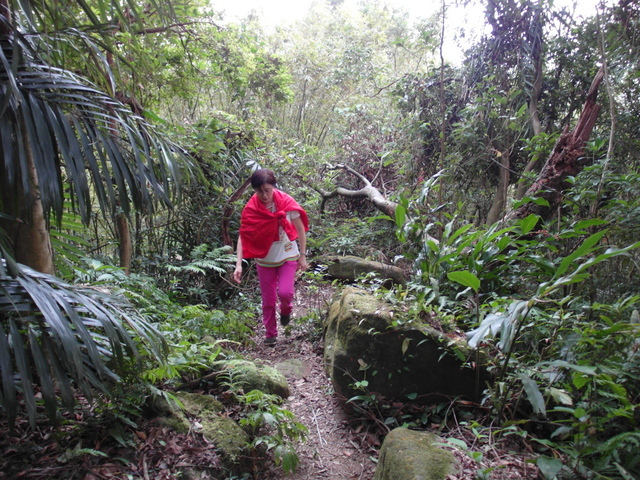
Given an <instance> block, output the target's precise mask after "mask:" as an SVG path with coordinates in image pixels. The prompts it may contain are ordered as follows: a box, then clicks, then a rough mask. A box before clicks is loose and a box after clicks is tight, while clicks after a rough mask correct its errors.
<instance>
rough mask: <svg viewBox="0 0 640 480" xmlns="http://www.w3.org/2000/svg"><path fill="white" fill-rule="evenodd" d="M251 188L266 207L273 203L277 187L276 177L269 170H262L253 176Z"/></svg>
mask: <svg viewBox="0 0 640 480" xmlns="http://www.w3.org/2000/svg"><path fill="white" fill-rule="evenodd" d="M250 180H251V186H252V187H253V190H254V191H255V192H256V195H257V196H258V199H259V200H260V201H261V202H262V203H264V204H265V205H269V204H270V203H272V202H273V189H274V188H275V186H276V176H275V175H274V173H273V171H271V170H269V169H267V168H260V169H258V170H256V171H255V172H253V175H251V178H250Z"/></svg>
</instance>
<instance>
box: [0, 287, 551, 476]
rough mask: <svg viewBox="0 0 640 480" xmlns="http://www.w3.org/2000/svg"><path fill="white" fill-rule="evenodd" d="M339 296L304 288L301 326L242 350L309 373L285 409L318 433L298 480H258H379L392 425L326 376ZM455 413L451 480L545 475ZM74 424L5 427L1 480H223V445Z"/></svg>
mask: <svg viewBox="0 0 640 480" xmlns="http://www.w3.org/2000/svg"><path fill="white" fill-rule="evenodd" d="M333 292H334V289H333V287H331V285H329V284H320V285H318V284H317V283H314V282H312V281H306V280H304V281H299V282H298V285H297V295H296V305H295V310H294V319H293V320H292V322H291V325H290V326H288V327H286V328H284V329H282V328H281V327H280V328H281V334H280V336H279V338H278V343H277V345H276V346H275V347H269V346H265V345H264V344H263V329H262V326H261V325H260V324H259V323H258V320H256V329H255V335H254V337H253V342H251V343H250V345H249V346H248V347H245V348H243V349H242V350H243V351H242V353H243V355H244V356H246V357H248V358H253V359H260V361H261V362H263V363H265V364H267V365H272V366H276V367H277V366H278V365H281V364H282V363H283V362H285V363H286V362H292V363H296V364H297V365H301V366H302V368H301V369H298V370H296V371H295V372H292V373H290V374H287V373H286V372H285V376H287V379H288V382H289V386H290V390H291V395H290V397H289V398H288V399H287V400H286V401H285V402H284V404H283V408H285V409H287V410H289V411H291V412H292V413H293V414H294V415H295V417H296V419H297V421H298V422H300V423H302V424H303V425H305V426H306V427H307V429H308V435H307V439H306V441H304V442H303V443H300V444H299V445H298V446H297V449H296V451H297V453H298V457H299V460H300V463H299V465H298V468H297V469H296V471H295V472H293V473H289V474H285V473H284V472H283V470H282V468H281V467H279V466H276V465H275V464H274V462H273V461H272V459H265V458H264V457H262V458H255V459H252V466H251V468H250V470H251V472H250V473H249V476H250V477H251V478H252V479H253V480H323V479H327V480H342V479H346V480H372V479H373V477H374V474H375V469H376V459H377V457H378V451H379V448H380V444H381V442H382V440H383V438H384V433H385V431H384V428H385V427H384V426H383V423H382V422H380V421H377V422H376V420H375V419H373V418H371V417H367V416H366V415H363V414H362V413H361V414H360V415H359V416H358V415H354V414H348V413H346V411H345V408H344V401H345V400H346V399H341V398H338V396H337V395H336V394H335V393H334V392H333V390H332V387H331V382H330V380H329V379H328V377H327V375H326V373H325V370H324V365H323V344H322V335H321V327H320V325H319V322H320V320H321V318H322V317H323V316H324V315H325V314H326V311H327V307H328V305H329V303H330V299H331V297H332V295H333ZM447 408H449V410H450V411H451V415H449V416H448V418H449V419H450V420H448V421H447V422H446V424H443V425H435V424H433V425H432V431H433V433H435V434H436V435H439V436H440V438H441V439H442V442H446V439H447V438H452V439H455V440H454V442H455V443H457V445H458V446H457V447H455V446H451V447H450V448H449V447H444V448H447V449H448V450H450V451H451V452H452V453H453V454H454V455H455V457H456V461H457V467H456V472H454V473H452V474H451V475H449V477H448V480H472V479H476V478H490V479H492V480H507V479H513V478H527V479H535V478H537V477H538V473H539V472H538V469H537V467H536V466H535V464H534V463H532V460H531V459H532V458H535V455H533V453H532V450H531V449H530V447H529V446H528V444H527V443H526V442H525V441H524V440H523V438H522V436H519V435H498V434H496V435H495V437H494V436H493V435H486V434H484V433H483V434H479V433H478V432H479V431H480V430H479V429H478V430H474V429H473V428H469V423H470V422H468V421H462V418H461V417H458V416H457V414H456V409H455V408H454V406H453V405H449V406H448V407H447ZM107 414H108V413H107ZM101 418H102V420H101ZM67 419H68V421H67V422H65V423H63V425H61V426H60V427H58V428H57V429H56V428H53V427H51V426H49V425H48V423H47V422H46V421H43V422H42V424H39V425H38V426H37V428H36V429H31V428H29V426H28V424H27V422H26V421H25V420H24V419H18V422H17V426H16V428H15V429H13V430H11V431H10V430H8V429H7V428H6V425H5V422H0V479H2V480H4V479H12V480H13V479H29V480H31V479H81V480H107V479H141V480H165V479H167V480H168V479H174V478H178V477H177V476H176V472H177V471H178V470H179V469H181V468H184V467H185V465H186V466H192V467H197V468H200V469H201V470H203V471H205V472H206V471H207V470H209V471H211V473H212V474H213V476H205V477H202V476H197V477H192V478H221V477H220V476H219V474H220V472H221V463H220V458H219V457H218V455H217V451H216V448H215V445H212V444H210V443H209V442H207V441H206V439H205V438H204V437H203V436H202V435H201V434H198V433H197V432H195V430H194V431H192V432H189V433H188V434H177V433H175V432H173V431H171V430H170V429H168V428H166V427H162V426H160V425H158V424H157V423H155V422H153V421H150V420H144V419H139V420H137V421H136V424H133V423H132V424H131V427H130V428H129V429H128V430H126V431H124V430H123V431H117V428H121V427H122V422H114V421H111V422H110V423H109V422H105V421H104V413H103V414H101V415H96V412H95V411H93V409H84V410H76V411H75V412H73V414H67ZM114 425H115V427H114ZM443 427H444V428H443ZM114 430H115V431H114ZM482 432H486V430H483V431H482ZM462 442H463V443H462ZM461 445H462V448H460V446H461ZM472 457H473V458H472ZM479 471H480V473H478V472H479ZM482 471H484V473H482ZM216 472H217V473H216ZM230 478H234V479H239V478H247V477H246V476H245V477H238V476H236V477H230Z"/></svg>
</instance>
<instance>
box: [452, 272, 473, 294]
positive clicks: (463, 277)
mask: <svg viewBox="0 0 640 480" xmlns="http://www.w3.org/2000/svg"><path fill="white" fill-rule="evenodd" d="M447 278H448V279H449V280H451V281H452V282H457V283H459V284H461V285H463V286H465V287H471V288H472V289H473V290H474V291H475V292H477V291H478V290H479V289H480V279H479V278H478V277H477V276H476V275H474V274H473V273H471V272H469V271H468V270H459V271H455V272H449V273H448V274H447Z"/></svg>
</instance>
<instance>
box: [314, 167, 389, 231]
mask: <svg viewBox="0 0 640 480" xmlns="http://www.w3.org/2000/svg"><path fill="white" fill-rule="evenodd" d="M327 168H328V169H329V170H344V171H346V172H348V173H350V174H351V175H354V176H355V177H356V178H358V180H360V181H361V182H362V183H363V184H364V187H362V188H360V189H359V190H350V189H348V188H344V187H336V189H335V190H333V191H331V192H329V191H327V190H324V189H322V188H320V187H314V190H315V191H316V192H318V193H319V194H320V196H321V197H322V202H321V204H320V213H323V212H324V206H325V204H326V202H327V200H329V199H331V198H335V197H337V196H343V197H349V198H366V199H368V200H369V201H370V202H371V203H372V204H373V205H374V206H375V207H376V208H377V209H378V210H380V211H381V212H382V213H384V214H386V215H389V216H390V217H391V218H394V216H395V211H396V207H397V206H398V204H397V203H395V202H392V201H390V200H387V198H386V197H385V196H384V195H383V194H382V193H381V192H380V190H378V189H377V188H376V187H374V186H373V185H372V183H371V182H370V181H369V180H368V179H367V178H366V177H365V176H363V175H362V174H360V173H359V172H356V171H355V170H354V169H353V168H351V167H349V166H348V165H345V164H343V163H336V164H335V165H331V164H329V165H327Z"/></svg>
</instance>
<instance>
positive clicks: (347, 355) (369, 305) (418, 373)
mask: <svg viewBox="0 0 640 480" xmlns="http://www.w3.org/2000/svg"><path fill="white" fill-rule="evenodd" d="M399 319H400V315H398V314H397V312H396V311H394V309H393V308H392V307H391V305H389V304H387V303H385V302H382V301H381V300H379V299H378V298H376V297H374V296H372V295H370V294H368V293H367V292H364V291H363V290H359V289H356V288H353V287H348V288H346V289H344V290H343V291H342V292H341V293H339V294H338V295H337V297H336V298H334V300H333V302H332V304H331V306H330V309H329V313H328V315H327V317H326V318H325V321H324V330H325V333H324V344H325V351H324V363H325V368H326V369H327V372H328V374H329V376H330V378H331V380H332V383H333V386H334V389H335V390H336V392H337V393H338V394H340V395H342V396H344V397H345V398H351V397H352V396H354V395H358V394H362V390H358V389H356V388H355V387H354V384H355V382H360V381H363V380H366V382H367V383H368V385H367V387H366V388H367V390H368V391H369V392H373V393H378V394H380V395H382V396H383V397H386V398H391V399H394V398H395V399H400V400H406V399H407V395H410V397H411V398H414V397H416V396H417V397H418V399H419V400H424V401H429V400H436V399H438V396H439V395H446V396H454V397H458V396H463V397H466V398H471V399H476V398H477V397H478V396H479V395H480V394H481V392H482V390H483V389H484V387H485V384H486V381H487V380H488V378H489V376H488V375H487V373H486V371H485V370H484V369H483V368H479V369H474V368H471V367H470V366H469V365H470V362H468V360H469V359H473V360H474V361H475V360H476V358H475V356H474V355H475V354H474V353H473V352H472V351H471V350H470V349H469V348H468V346H467V344H466V341H465V340H464V338H463V337H460V338H450V337H448V336H447V335H445V334H444V333H443V332H440V331H437V330H435V329H434V328H432V327H431V326H429V325H426V324H424V323H422V322H420V321H418V320H416V321H413V322H410V321H408V320H410V319H406V318H403V319H402V321H401V322H398V321H397V320H399ZM400 323H402V324H400Z"/></svg>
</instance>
